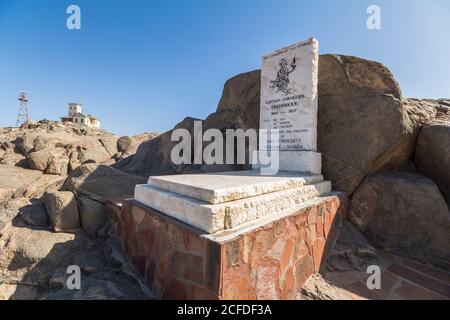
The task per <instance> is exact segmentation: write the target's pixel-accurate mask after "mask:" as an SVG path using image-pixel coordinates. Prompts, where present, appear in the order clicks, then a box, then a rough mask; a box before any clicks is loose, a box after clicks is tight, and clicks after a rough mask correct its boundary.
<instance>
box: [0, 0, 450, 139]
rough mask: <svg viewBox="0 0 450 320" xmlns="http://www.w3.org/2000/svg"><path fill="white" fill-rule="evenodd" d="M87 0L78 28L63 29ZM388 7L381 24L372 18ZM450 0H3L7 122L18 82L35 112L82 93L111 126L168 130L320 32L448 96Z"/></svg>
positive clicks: (419, 86) (411, 92) (421, 87)
mask: <svg viewBox="0 0 450 320" xmlns="http://www.w3.org/2000/svg"><path fill="white" fill-rule="evenodd" d="M71 4H76V5H79V6H80V7H81V11H82V12H81V13H82V15H81V20H82V29H81V30H73V31H70V30H68V29H67V28H66V19H67V17H68V15H67V14H66V8H67V7H68V6H69V5H71ZM370 4H377V5H379V6H380V7H381V10H382V11H381V13H382V30H380V31H369V30H368V29H367V28H366V19H367V14H366V9H367V7H368V6H369V5H370ZM449 16H450V1H448V0H395V1H392V0H387V1H382V0H371V1H365V0H342V1H334V0H330V1H306V0H287V1H283V0H270V1H269V0H183V1H181V0H178V1H175V0H164V1H162V0H160V1H155V0H128V1H124V0H123V1H122V0H121V1H114V0H79V1H76V0H70V1H66V0H39V1H36V0H0V110H1V113H0V126H11V125H14V123H15V118H16V115H17V108H18V101H17V95H18V91H19V90H20V89H26V90H28V91H30V92H31V93H30V98H31V101H30V111H31V117H32V118H33V119H35V120H36V119H41V118H44V117H45V118H49V119H58V117H59V116H62V115H64V114H65V113H66V106H67V103H68V102H72V101H80V102H82V103H83V104H84V108H85V111H86V113H93V114H95V115H97V116H98V117H99V118H100V119H101V120H102V125H103V127H104V128H105V129H107V130H109V131H112V132H114V133H117V134H119V135H122V134H136V133H139V132H143V131H165V130H167V129H170V128H171V127H172V126H173V125H174V124H176V123H177V122H179V121H180V120H181V119H183V118H184V117H185V116H195V117H200V118H204V117H205V116H206V115H208V114H209V113H211V112H213V111H214V110H215V108H216V106H217V102H218V100H219V98H220V95H221V91H222V87H223V83H224V81H225V80H226V79H228V78H230V77H231V76H233V75H235V74H238V73H241V72H245V71H249V70H253V69H257V68H259V66H260V57H261V56H262V55H263V54H266V53H268V52H271V51H273V50H274V49H278V48H280V47H282V46H285V45H289V44H291V43H294V42H296V41H299V40H303V39H306V38H309V37H310V36H315V37H317V38H318V39H319V42H320V50H321V53H341V54H348V55H356V56H361V57H364V58H367V59H374V60H378V61H381V62H383V63H384V64H386V65H387V66H388V67H389V68H390V69H391V70H392V71H393V72H394V74H395V75H396V77H397V80H398V81H399V82H400V84H401V86H402V88H403V93H404V96H409V97H430V98H439V97H450V58H449V54H450V38H449V32H450V18H449Z"/></svg>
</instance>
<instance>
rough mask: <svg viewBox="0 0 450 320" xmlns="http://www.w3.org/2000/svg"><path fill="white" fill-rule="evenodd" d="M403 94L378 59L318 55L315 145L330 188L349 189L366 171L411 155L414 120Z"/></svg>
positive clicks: (395, 163) (397, 163) (393, 164)
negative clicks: (320, 156) (317, 106)
mask: <svg viewBox="0 0 450 320" xmlns="http://www.w3.org/2000/svg"><path fill="white" fill-rule="evenodd" d="M401 99H402V95H401V90H400V87H399V85H398V83H397V82H396V81H395V78H394V76H393V75H392V73H391V72H390V71H389V70H388V69H387V68H386V67H385V66H383V65H382V64H380V63H377V62H373V61H368V60H363V59H360V58H355V57H347V56H338V55H325V56H320V61H319V112H318V149H319V151H320V152H321V153H322V159H323V160H322V162H323V173H324V175H325V176H326V177H327V178H328V179H329V180H331V181H332V182H333V187H334V189H336V190H341V191H346V192H348V193H352V192H353V191H354V190H355V189H356V187H357V186H358V185H359V184H360V183H361V181H362V180H363V179H364V177H365V176H366V175H367V174H370V173H374V172H377V171H380V170H385V169H390V168H395V167H398V166H400V165H402V164H404V163H405V162H406V161H407V160H408V159H409V157H410V156H411V154H412V151H413V145H414V139H413V135H412V134H413V125H412V123H411V121H410V120H409V118H408V115H407V113H406V110H405V108H404V106H403V104H402V101H401Z"/></svg>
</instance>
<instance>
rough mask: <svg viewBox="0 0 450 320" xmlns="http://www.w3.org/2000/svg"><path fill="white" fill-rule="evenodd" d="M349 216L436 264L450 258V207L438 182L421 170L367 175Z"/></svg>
mask: <svg viewBox="0 0 450 320" xmlns="http://www.w3.org/2000/svg"><path fill="white" fill-rule="evenodd" d="M349 219H350V220H351V221H352V222H353V223H354V224H355V225H356V226H357V227H358V229H360V230H362V231H364V232H365V233H366V234H367V235H368V236H369V238H370V239H371V240H372V241H374V242H375V243H377V244H378V245H381V246H383V247H385V248H388V249H391V250H394V251H395V252H397V253H400V254H403V255H407V256H409V257H411V258H414V259H418V260H421V261H425V262H434V263H436V264H439V263H440V262H444V261H449V259H450V211H449V209H448V208H447V205H446V203H445V200H444V198H443V196H442V195H441V193H440V192H439V189H438V188H437V186H436V185H435V184H434V182H433V181H432V180H431V179H429V178H427V177H424V176H422V175H420V174H414V173H404V172H388V173H380V174H376V175H373V176H369V177H367V178H366V179H365V180H364V182H363V183H362V184H361V186H360V187H359V188H358V189H357V190H356V192H355V194H354V195H353V198H352V202H351V206H350V210H349Z"/></svg>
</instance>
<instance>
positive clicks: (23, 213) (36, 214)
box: [20, 201, 49, 227]
mask: <svg viewBox="0 0 450 320" xmlns="http://www.w3.org/2000/svg"><path fill="white" fill-rule="evenodd" d="M20 217H21V218H22V220H23V221H24V222H25V223H26V224H28V225H30V226H36V227H47V226H48V224H49V219H48V215H47V211H46V209H45V206H44V204H43V203H42V202H40V201H38V202H35V203H33V204H31V205H29V206H25V207H22V208H21V209H20Z"/></svg>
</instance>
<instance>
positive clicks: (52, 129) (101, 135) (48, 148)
mask: <svg viewBox="0 0 450 320" xmlns="http://www.w3.org/2000/svg"><path fill="white" fill-rule="evenodd" d="M1 134H2V140H5V141H4V142H1V145H2V150H4V154H3V156H2V158H1V159H0V162H3V163H7V164H11V163H14V164H16V165H17V164H21V166H24V165H25V164H26V165H27V166H29V167H30V168H31V169H35V170H40V171H42V172H44V173H46V174H55V175H61V176H65V175H67V173H68V172H70V171H72V170H75V169H76V168H77V167H78V166H79V165H80V164H82V163H89V162H95V163H97V164H101V163H104V162H107V161H110V160H111V159H113V156H114V155H115V154H117V152H118V150H117V139H118V138H117V137H116V136H114V135H113V134H111V133H108V132H106V131H103V130H100V129H94V128H88V127H85V126H81V125H74V124H71V123H67V124H61V123H56V122H51V121H40V122H39V123H38V124H37V125H36V127H35V128H33V129H18V130H3V132H1Z"/></svg>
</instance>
